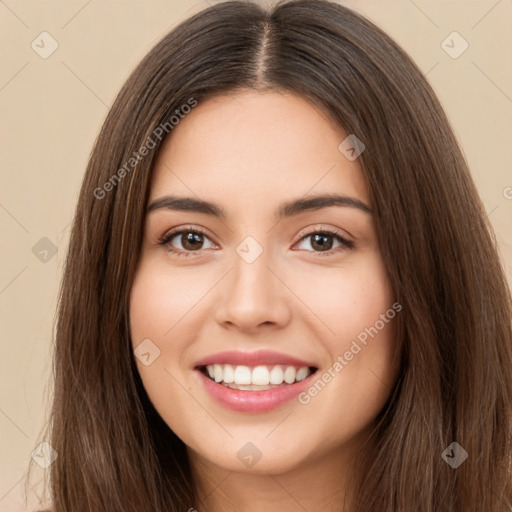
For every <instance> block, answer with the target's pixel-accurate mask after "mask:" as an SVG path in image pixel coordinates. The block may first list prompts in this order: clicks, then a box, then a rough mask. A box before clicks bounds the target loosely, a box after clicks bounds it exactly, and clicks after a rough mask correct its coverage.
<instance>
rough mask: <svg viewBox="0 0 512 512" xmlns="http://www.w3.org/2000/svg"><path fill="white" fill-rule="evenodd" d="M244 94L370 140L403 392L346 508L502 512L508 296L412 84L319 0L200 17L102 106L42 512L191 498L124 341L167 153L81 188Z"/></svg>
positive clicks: (489, 240)
mask: <svg viewBox="0 0 512 512" xmlns="http://www.w3.org/2000/svg"><path fill="white" fill-rule="evenodd" d="M245 88H252V89H256V90H259V91H264V90H267V89H275V90H278V91H290V92H294V93H296V94H299V95H301V96H302V97H305V98H307V99H309V100H310V101H311V102H313V103H314V104H315V105H317V106H318V107H320V108H321V109H322V110H323V111H325V112H326V113H327V114H328V115H329V116H330V118H331V119H332V121H333V122H334V123H335V124H336V125H338V126H339V127H340V128H342V129H343V130H344V131H345V132H347V133H350V134H352V133H353V134H355V135H356V136H357V137H358V138H359V139H360V140H362V141H363V142H364V144H365V146H366V150H365V151H364V152H363V153H362V154H361V156H360V157H359V161H360V163H361V166H362V168H363V171H364V175H365V178H366V180H367V183H368V187H369V193H370V199H371V204H372V210H373V212H374V217H375V221H376V225H377V231H378V236H379V243H380V247H381V254H382V258H383V260H384V262H385V265H386V268H387V271H388V274H389V277H390V280H391V284H392V287H393V290H394V293H395V296H396V299H397V301H398V302H399V303H400V304H401V305H402V306H403V309H402V312H401V314H400V315H399V316H398V317H397V333H398V339H397V342H398V346H399V350H400V352H399V357H400V372H399V378H398V380H397V382H396V383H395V384H394V386H393V389H392V392H391V395H390V398H389V400H388V402H387V404H386V406H385V407H384V409H383V410H382V412H381V413H380V415H379V418H378V425H377V428H376V430H375V432H374V436H375V439H376V441H377V451H375V452H374V453H372V454H371V458H365V459H364V460H361V466H360V472H359V473H358V477H359V480H358V494H357V499H356V511H357V512H374V511H376V510H378V511H380V512H412V511H418V510H421V511H423V512H441V511H446V510H450V511H454V512H463V511H464V512H465V511H467V510H481V511H484V510H485V511H491V510H492V511H493V512H509V511H510V510H511V508H510V507H512V482H511V477H512V458H511V453H512V325H511V318H512V314H511V313H512V300H511V296H510V290H509V288H508V286H507V282H506V279H505V275H504V271H503V269H502V266H501V264H500V260H499V256H498V252H497V248H496V242H495V239H494V235H493V232H492V228H491V226H490V224H489V221H488V220H487V217H486V213H485V210H484V207H483V205H482V202H481V201H480V199H479V196H478V193H477V190H476V188H475V185H474V183H473V181H472V178H471V175H470V172H469V170H468V167H467V164H466V162H465V160H464V157H463V155H462V153H461V151H460V149H459V147H458V144H457V142H456V139H455V137H454V135H453V133H452V130H451V128H450V125H449V122H448V120H447V118H446V115H445V113H444V112H443V110H442V108H441V106H440V104H439V101H438V100H437V98H436V96H435V94H434V92H433V91H432V89H431V87H430V86H429V84H428V82H427V81H426V79H425V78H424V76H423V75H422V73H421V72H420V70H419V69H418V68H417V66H416V65H415V64H414V63H413V62H412V60H411V59H410V58H409V57H408V55H407V54H406V53H405V52H404V51H403V50H402V49H401V48H399V47H398V46H397V44H396V43H394V41H393V40H392V39H391V38H390V37H389V36H387V35H386V34H385V33H383V32H382V31H381V30H380V29H379V28H377V27H376V26H375V25H373V24H372V23H371V22H369V21H367V20H366V19H365V18H363V17H362V16H360V15H358V14H356V13H354V12H353V11H351V10H349V9H347V8H345V7H343V6H341V5H338V4H336V3H333V2H329V1H324V0H307V1H306V0H291V1H286V2H280V3H278V4H276V5H275V6H273V7H272V8H269V9H268V10H266V9H264V8H262V7H260V6H258V5H256V4H253V3H249V2H225V3H220V4H217V5H215V6H213V7H210V8H208V9H206V10H204V11H202V12H200V13H198V14H196V15H195V16H193V17H191V18H190V19H188V20H186V21H185V22H183V23H181V24H180V25H179V26H177V27H176V28H175V29H173V30H172V31H171V32H170V33H169V34H168V35H167V36H165V38H164V39H163V40H162V41H161V42H160V43H158V44H157V45H156V46H155V48H153V49H152V50H151V51H150V53H149V54H148V55H147V56H146V57H145V58H144V59H143V61H142V62H141V63H140V64H139V66H138V67H137V68H136V69H135V71H134V72H133V73H132V75H131V76H130V77H129V79H128V80H127V82H126V83H125V85H124V86H123V88H122V90H121V91H120V93H119V95H118V97H117V99H116V101H115V102H114V104H113V106H112V108H111V110H110V112H109V114H108V117H107V119H106V121H105V123H104V125H103V127H102V130H101V132H100V134H99V136H98V139H97V140H96V143H95V146H94V150H93V152H92V154H91V157H90V161H89V164H88V167H87V171H86V174H85V178H84V181H83V184H82V188H81V191H80V196H79V200H78V205H77V209H76V215H75V219H74V223H73V228H72V234H71V240H70V245H69V251H68V256H67V261H66V265H65V269H64V276H63V282H62V287H61V293H60V297H59V310H58V320H57V326H56V343H55V353H54V374H55V375H54V377H55V380H54V402H53V407H52V411H51V425H50V428H49V431H48V439H49V442H50V444H51V445H52V446H53V448H54V449H55V450H56V451H57V453H58V458H57V460H56V461H55V462H54V463H53V465H52V466H51V468H50V470H51V481H50V484H51V496H52V500H53V510H54V512H71V511H78V510H88V511H90V512H99V511H102V512H103V511H104V510H108V511H109V512H121V511H122V512H128V511H134V512H135V511H137V512H140V511H141V510H148V509H151V510H153V511H155V512H163V511H166V512H169V511H185V510H188V509H189V508H191V507H193V506H194V504H197V503H198V502H199V501H200V499H201V497H200V496H196V491H195V488H194V482H193V480H192V475H191V471H190V467H189V464H188V460H187V455H186V447H185V446H184V444H183V442H182V441H181V440H180V439H179V438H177V436H176V435H175V434H174V433H173V432H172V431H171V430H170V429H169V427H168V426H167V425H166V424H165V423H164V422H163V420H162V419H161V418H160V416H159V415H158V413H157V412H156V411H155V409H154V408H153V406H152V405H151V403H150V401H149V399H148V396H147V394H146V392H145V390H144V388H143V385H142V383H141V380H140V378H139V376H138V372H137V369H136V366H135V363H134V358H133V354H132V350H131V344H130V331H129V318H128V311H129V308H128V306H129V295H130V289H131V283H132V280H133V277H134V272H135V269H136V266H137V262H138V257H139V250H140V245H141V240H142V234H143V222H144V216H145V208H146V202H147V199H148V193H149V184H150V179H151V172H152V168H153V165H154V162H155V160H156V157H157V155H158V150H159V148H160V147H161V142H162V141H160V140H159V141H158V142H157V144H156V147H155V148H154V149H152V150H151V151H150V152H149V154H148V155H147V156H145V157H144V158H142V159H140V160H139V161H137V162H136V164H135V165H134V166H133V169H131V170H130V171H129V172H128V175H127V176H125V177H124V178H123V179H121V180H119V182H117V183H116V185H115V186H113V187H112V189H111V190H109V191H108V192H107V193H105V195H104V197H103V198H101V199H98V198H97V197H95V194H94V191H95V190H96V189H97V188H98V187H102V186H103V184H105V183H106V182H107V181H109V179H110V178H111V177H112V175H113V174H114V173H116V171H117V170H118V169H120V168H122V167H123V165H125V163H126V162H127V161H129V159H130V158H131V157H133V153H134V151H137V150H138V149H139V148H141V147H143V146H144V144H145V143H146V141H147V139H148V137H150V136H151V135H152V134H153V132H154V130H155V129H156V128H157V127H158V126H159V125H161V124H162V123H166V122H168V120H169V118H170V117H171V116H172V115H173V112H174V111H175V110H176V109H179V108H180V107H181V106H182V105H184V104H186V103H187V102H188V101H189V100H190V99H191V98H193V99H195V100H196V101H198V102H199V103H201V102H202V101H205V100H206V99H208V98H211V97H214V96H217V95H221V94H227V93H230V92H234V91H237V90H241V89H245ZM169 136H171V137H172V132H171V133H170V135H169ZM452 442H457V443H459V444H460V445H461V446H462V447H463V448H464V449H465V450H466V451H467V452H468V455H469V456H468V458H467V460H466V461H465V462H464V463H463V464H462V465H461V466H460V467H458V468H457V469H453V468H451V467H450V466H449V465H448V464H447V463H446V462H445V461H444V460H443V458H442V457H441V453H442V452H443V451H444V450H445V448H446V447H447V446H449V445H450V444H451V443H452ZM340 507H341V504H340Z"/></svg>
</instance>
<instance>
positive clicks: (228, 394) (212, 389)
mask: <svg viewBox="0 0 512 512" xmlns="http://www.w3.org/2000/svg"><path fill="white" fill-rule="evenodd" d="M226 364H229V363H226ZM303 366H306V365H303ZM196 373H197V374H198V375H199V378H200V380H201V383H202V384H203V386H204V387H205V389H206V391H208V393H209V394H210V395H211V396H212V397H213V398H214V399H215V400H216V401H217V402H218V403H220V404H221V405H223V406H224V407H227V408H229V409H232V410H234V411H238V412H254V413H261V412H267V411H271V410H272V409H276V408H278V407H280V406H281V405H283V404H285V403H286V402H289V401H290V400H292V399H293V398H295V397H296V396H297V395H298V394H299V393H301V392H302V391H304V390H305V389H306V388H307V387H308V386H310V384H311V378H312V377H313V375H314V374H311V375H309V376H308V377H307V378H305V379H304V380H301V381H300V382H296V383H295V384H282V385H281V386H279V387H276V388H273V389H268V390H265V391H242V390H240V389H231V388H228V387H226V386H223V385H222V384H218V383H217V382H215V381H213V380H211V379H210V378H208V377H207V376H206V375H204V374H203V373H202V372H201V371H200V370H196ZM315 373H316V372H315Z"/></svg>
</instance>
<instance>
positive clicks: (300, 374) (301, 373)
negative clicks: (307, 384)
mask: <svg viewBox="0 0 512 512" xmlns="http://www.w3.org/2000/svg"><path fill="white" fill-rule="evenodd" d="M308 375H309V368H306V367H305V366H303V367H302V368H299V369H298V370H297V375H295V380H296V381H297V382H300V381H301V380H304V379H305V378H306V377H307V376H308Z"/></svg>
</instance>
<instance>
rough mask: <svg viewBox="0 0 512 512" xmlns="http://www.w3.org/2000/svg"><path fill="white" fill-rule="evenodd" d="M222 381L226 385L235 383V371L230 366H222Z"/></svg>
mask: <svg viewBox="0 0 512 512" xmlns="http://www.w3.org/2000/svg"><path fill="white" fill-rule="evenodd" d="M222 380H223V381H224V382H225V383H226V384H227V383H230V382H235V369H234V368H233V367H232V366H231V365H230V364H225V365H224V378H223V379H222Z"/></svg>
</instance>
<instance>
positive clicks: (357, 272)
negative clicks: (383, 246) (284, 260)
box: [295, 253, 394, 355]
mask: <svg viewBox="0 0 512 512" xmlns="http://www.w3.org/2000/svg"><path fill="white" fill-rule="evenodd" d="M310 275H311V279H308V280H304V279H303V278H301V279H299V280H297V279H296V280H295V282H296V283H297V287H296V288H295V291H296V294H297V295H298V296H299V297H304V298H305V300H304V302H306V304H307V306H308V308H309V309H310V311H311V312H312V313H313V315H314V316H313V317H312V320H311V321H312V322H315V323H316V324H317V325H321V326H322V333H323V334H322V341H323V344H324V346H325V347H326V348H327V350H328V352H329V353H330V354H331V355H335V354H339V353H340V352H341V353H343V352H344V351H345V350H347V348H348V346H350V343H351V340H352V339H354V338H356V337H357V336H358V335H359V334H360V333H364V332H366V331H365V329H367V328H370V327H371V326H373V325H374V324H375V322H377V321H379V319H380V318H381V315H382V314H385V313H386V311H387V310H388V309H389V308H391V306H392V304H393V302H394V296H393V291H392V289H391V284H390V282H389V279H388V276H387V273H386V271H385V268H384V265H383V263H382V261H381V258H380V256H379V254H377V253H368V254H366V255H365V256H364V257H361V258H358V259H357V260H354V262H353V263H351V264H347V265H346V266H345V267H341V266H340V268H339V269H332V268H322V269H321V270H320V271H318V272H315V273H312V274H310ZM379 325H380V323H379ZM382 330H383V331H384V330H385V329H382ZM362 337H364V335H363V336H362Z"/></svg>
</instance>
